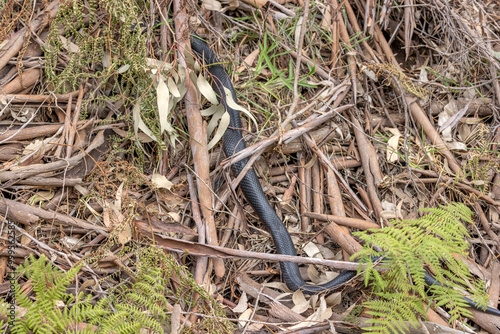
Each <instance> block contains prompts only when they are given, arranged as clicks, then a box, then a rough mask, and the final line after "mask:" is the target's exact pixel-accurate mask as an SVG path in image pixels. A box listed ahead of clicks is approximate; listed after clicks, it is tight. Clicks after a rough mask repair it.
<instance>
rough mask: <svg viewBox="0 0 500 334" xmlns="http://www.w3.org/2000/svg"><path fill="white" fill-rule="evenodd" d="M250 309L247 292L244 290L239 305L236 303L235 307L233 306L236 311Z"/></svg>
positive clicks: (241, 311) (240, 311)
mask: <svg viewBox="0 0 500 334" xmlns="http://www.w3.org/2000/svg"><path fill="white" fill-rule="evenodd" d="M247 309H248V297H247V294H246V292H243V294H242V295H241V297H240V300H239V301H238V305H236V307H235V308H233V309H232V310H233V312H234V313H243V312H245V311H246V310H247Z"/></svg>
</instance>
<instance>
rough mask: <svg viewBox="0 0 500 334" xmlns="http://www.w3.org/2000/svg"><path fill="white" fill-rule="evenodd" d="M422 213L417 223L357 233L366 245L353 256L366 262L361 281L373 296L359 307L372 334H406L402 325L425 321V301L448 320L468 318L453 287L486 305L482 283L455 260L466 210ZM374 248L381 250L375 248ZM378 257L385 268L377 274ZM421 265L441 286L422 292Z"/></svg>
mask: <svg viewBox="0 0 500 334" xmlns="http://www.w3.org/2000/svg"><path fill="white" fill-rule="evenodd" d="M421 211H423V212H426V213H427V214H426V215H424V216H422V217H421V218H419V219H416V220H396V221H393V222H392V226H391V227H386V228H384V229H380V230H371V231H366V232H357V233H356V235H357V236H358V237H359V238H360V239H361V240H363V241H365V243H366V246H365V247H364V248H363V250H362V251H360V252H359V253H357V254H355V255H354V256H353V258H357V257H359V258H360V262H362V263H367V268H366V270H365V272H364V279H365V284H366V285H370V286H371V287H372V288H373V296H372V300H371V301H367V302H365V303H364V306H365V307H367V308H368V309H369V311H368V313H369V314H371V315H373V317H374V319H372V320H370V321H369V322H370V323H371V326H370V327H369V328H367V330H369V331H370V332H372V333H389V332H405V331H407V330H408V328H407V327H406V325H405V323H404V322H405V321H408V322H409V323H410V324H412V325H417V324H418V321H417V316H418V315H420V316H422V317H425V312H424V310H425V308H424V302H425V303H430V302H432V301H435V302H436V306H443V307H446V308H447V309H448V312H449V313H450V314H451V315H452V317H451V319H450V322H451V321H453V320H456V319H458V318H460V317H471V316H472V315H471V313H470V312H469V310H468V309H467V307H468V305H467V303H466V302H465V301H464V300H463V299H462V297H463V295H462V292H460V291H459V290H458V289H460V290H462V291H466V292H467V293H469V294H470V296H469V297H470V298H471V299H473V300H474V301H476V302H477V303H478V304H479V305H480V307H484V308H485V307H486V305H487V296H486V294H485V293H484V282H483V281H482V280H474V279H473V277H472V275H471V273H470V272H469V270H468V268H467V266H466V265H465V264H464V263H463V262H462V261H461V260H460V258H461V257H466V256H467V250H468V249H469V244H468V242H467V241H466V239H467V238H469V234H468V232H467V228H466V227H465V226H464V223H469V224H473V222H472V220H471V216H472V212H471V211H470V209H469V208H467V207H466V206H465V205H463V204H458V203H451V204H448V205H446V206H442V207H440V208H433V209H423V210H421ZM375 245H376V246H378V247H380V248H379V249H382V250H383V251H377V250H375V249H374V247H375ZM379 256H384V257H385V259H384V260H383V263H382V266H383V267H384V268H387V270H386V271H384V272H382V273H380V272H378V271H376V270H375V269H374V268H373V263H372V258H374V257H379ZM426 267H427V268H429V270H430V271H431V273H432V275H433V276H434V277H435V278H436V279H437V280H438V281H439V282H442V283H445V284H446V287H445V286H437V285H433V286H432V287H430V288H429V289H428V290H429V291H426V290H427V288H426V285H425V281H424V279H425V272H424V268H426ZM466 282H468V283H469V284H466ZM429 292H430V293H429ZM429 296H430V297H429Z"/></svg>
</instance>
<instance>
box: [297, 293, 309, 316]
mask: <svg viewBox="0 0 500 334" xmlns="http://www.w3.org/2000/svg"><path fill="white" fill-rule="evenodd" d="M292 300H293V304H294V305H295V306H294V307H293V308H292V311H294V312H297V313H298V314H302V313H304V312H305V311H307V310H308V309H309V308H310V307H311V305H310V304H309V301H308V300H307V299H306V297H305V296H304V293H303V292H302V291H300V290H297V291H295V292H294V293H293V295H292Z"/></svg>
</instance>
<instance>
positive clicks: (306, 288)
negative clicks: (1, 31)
mask: <svg viewBox="0 0 500 334" xmlns="http://www.w3.org/2000/svg"><path fill="white" fill-rule="evenodd" d="M191 48H192V50H193V51H194V52H195V53H196V55H197V56H198V57H199V59H200V60H203V63H204V64H205V66H206V68H207V69H208V71H209V73H210V74H211V77H212V83H211V85H212V88H213V90H214V91H215V93H216V94H217V95H218V99H219V102H220V103H221V104H222V105H223V106H224V107H225V108H226V110H227V112H228V113H229V116H230V122H229V127H228V129H227V130H226V132H225V134H224V136H223V137H222V143H223V148H224V153H225V154H226V156H227V157H231V156H232V155H234V154H236V153H238V152H240V151H241V150H243V149H245V147H246V145H245V141H244V140H243V136H242V133H241V130H240V129H241V127H242V126H241V119H240V114H239V112H238V111H237V110H235V109H233V108H231V107H230V106H229V105H228V103H227V101H226V93H225V91H224V87H225V88H227V89H228V90H229V92H230V93H231V95H232V98H233V101H235V102H236V101H237V98H236V92H235V90H234V88H233V85H232V83H231V80H230V78H229V76H228V74H227V72H226V70H225V69H224V67H223V66H222V65H221V64H220V62H219V60H218V58H217V56H216V55H215V54H214V52H213V51H212V50H211V49H210V47H209V46H208V45H207V44H206V43H205V42H204V41H203V40H201V39H200V38H199V37H198V36H197V35H193V37H192V39H191ZM247 162H248V158H247V159H243V160H240V161H238V162H236V163H234V164H232V171H233V173H234V174H235V175H236V176H237V175H239V174H240V173H241V171H242V170H243V168H244V167H245V165H246V163H247ZM239 187H240V189H241V190H242V191H243V194H244V195H245V198H246V199H247V201H248V202H249V203H250V205H251V206H252V208H253V209H254V210H255V212H256V213H257V215H258V216H259V218H260V220H261V221H262V222H263V223H264V224H265V225H266V227H267V229H268V230H269V232H270V233H271V236H272V238H273V240H274V243H275V244H276V250H277V253H279V254H284V255H292V256H297V252H296V250H295V246H294V244H293V242H292V239H291V238H290V234H289V233H288V231H287V229H286V227H285V225H284V224H283V223H282V221H281V219H280V218H279V217H278V215H277V214H276V212H275V211H274V209H273V208H272V207H271V205H270V204H269V202H268V201H267V198H266V196H265V194H264V191H263V190H262V187H261V186H260V182H259V179H258V178H257V175H256V174H255V171H254V170H253V169H250V170H249V171H248V172H247V173H246V174H245V176H244V177H243V179H242V180H241V183H240V185H239ZM280 266H281V273H282V276H283V280H284V281H285V283H286V285H287V286H288V288H289V289H290V290H293V291H296V290H301V291H303V292H304V293H306V294H329V293H332V292H335V291H338V290H339V289H341V288H342V287H343V285H344V284H345V283H347V282H348V281H349V280H351V279H352V278H353V277H354V276H356V271H349V270H344V271H342V272H341V273H340V274H339V275H338V276H337V277H335V279H333V280H331V281H329V282H327V283H324V284H321V285H314V284H309V283H306V282H305V281H304V280H303V279H302V277H301V275H300V272H299V266H298V264H297V263H292V262H280ZM425 280H426V283H427V284H428V285H433V284H438V285H441V284H440V283H439V282H437V281H436V279H435V278H434V277H432V276H431V275H429V274H428V273H426V277H425ZM464 300H465V301H466V302H467V303H468V304H469V305H470V306H471V307H473V308H476V309H479V308H478V307H477V304H476V303H475V302H474V301H472V300H470V299H468V298H464ZM479 310H481V311H484V312H487V313H490V314H494V315H498V316H500V311H499V310H497V309H494V308H491V307H488V308H487V309H486V310H483V309H479Z"/></svg>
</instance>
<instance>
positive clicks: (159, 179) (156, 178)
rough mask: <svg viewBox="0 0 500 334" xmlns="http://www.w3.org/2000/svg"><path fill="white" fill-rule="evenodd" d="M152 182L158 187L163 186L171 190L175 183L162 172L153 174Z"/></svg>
mask: <svg viewBox="0 0 500 334" xmlns="http://www.w3.org/2000/svg"><path fill="white" fill-rule="evenodd" d="M151 182H152V183H153V184H154V185H155V186H156V187H157V188H163V189H167V190H170V189H171V188H172V186H173V185H174V184H173V183H172V182H170V181H169V180H168V179H167V178H166V177H165V175H161V174H153V175H152V176H151Z"/></svg>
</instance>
